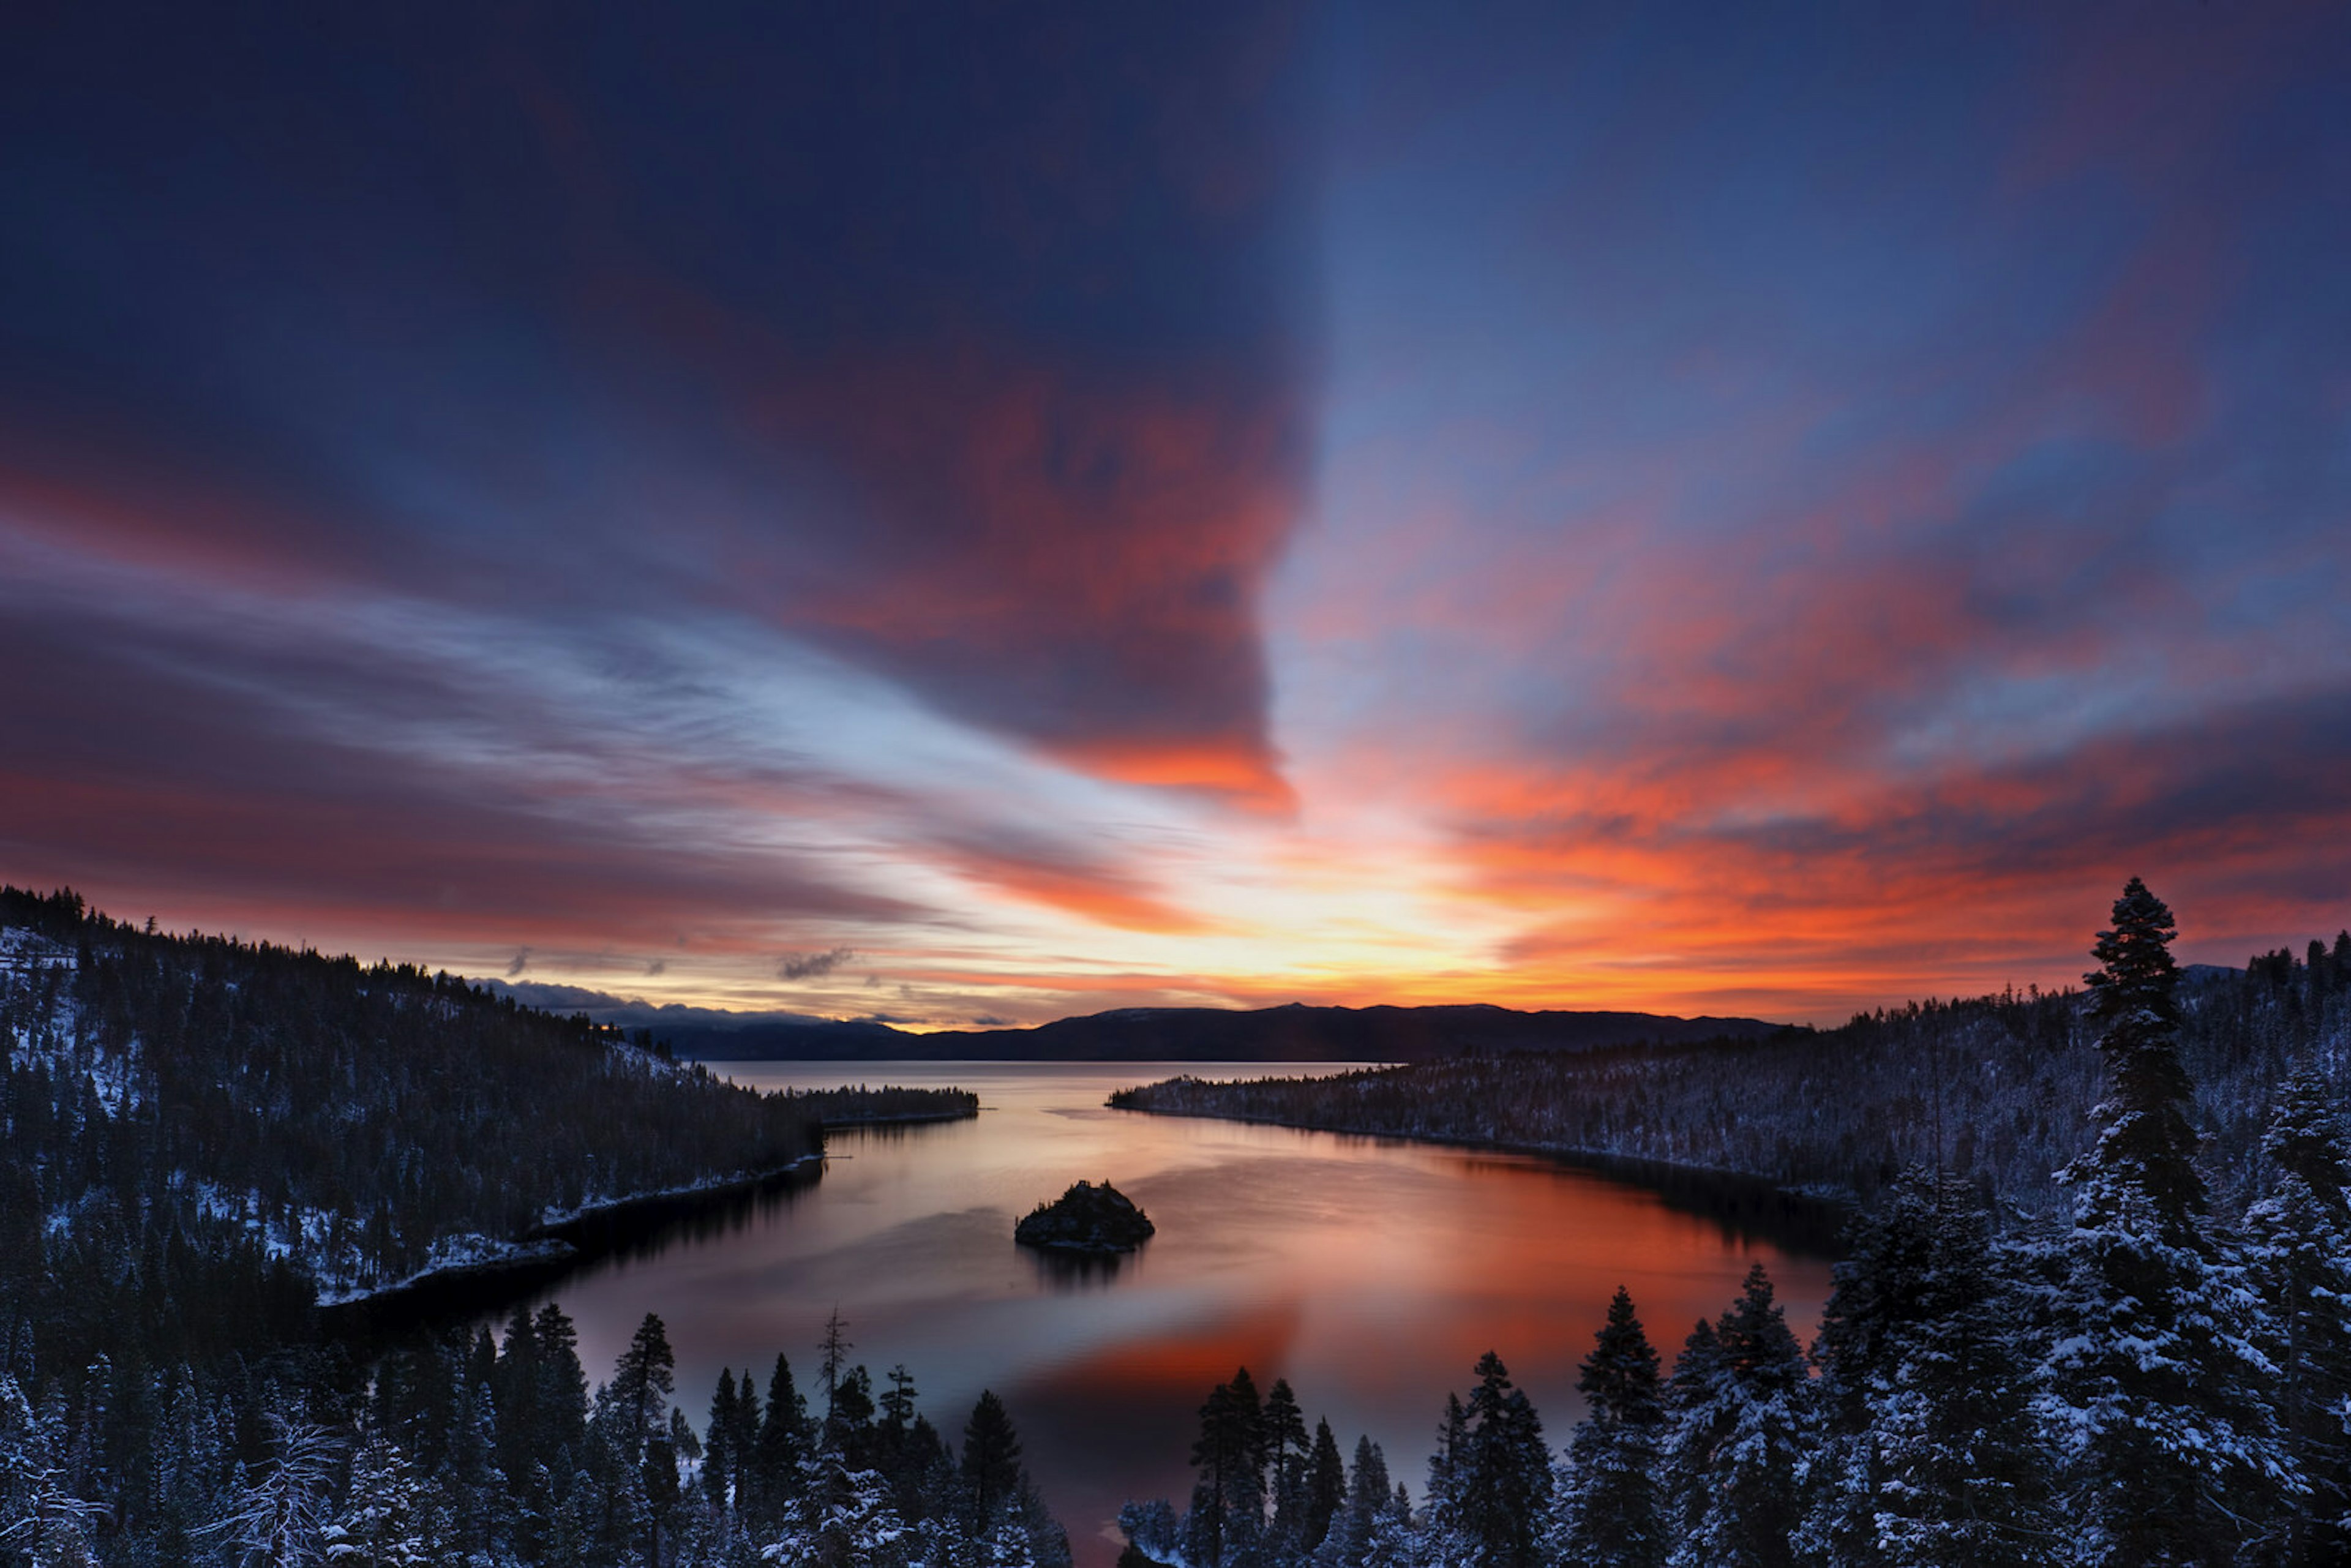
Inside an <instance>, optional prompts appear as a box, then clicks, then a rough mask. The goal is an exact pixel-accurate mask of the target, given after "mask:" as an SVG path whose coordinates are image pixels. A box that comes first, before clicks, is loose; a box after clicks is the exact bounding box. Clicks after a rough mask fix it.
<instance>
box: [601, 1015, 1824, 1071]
mask: <svg viewBox="0 0 2351 1568" xmlns="http://www.w3.org/2000/svg"><path fill="white" fill-rule="evenodd" d="M589 1011H590V1014H591V1016H601V1015H599V1014H597V1013H596V1010H595V1009H592V1008H591V1009H589ZM737 1016H739V1017H740V1018H741V1019H742V1021H740V1022H739V1023H735V1022H725V1021H719V1020H722V1019H726V1018H727V1015H725V1014H714V1013H711V1012H708V1011H702V1010H697V1011H696V1012H695V1015H694V1017H693V1019H692V1020H691V1021H688V1020H686V1019H675V1018H672V1019H662V1020H660V1021H658V1022H656V1023H654V1024H653V1030H654V1032H655V1033H656V1034H657V1035H659V1036H660V1037H661V1038H663V1039H665V1040H668V1041H669V1043H670V1046H671V1048H672V1049H673V1050H674V1051H675V1052H676V1053H677V1054H678V1055H680V1056H688V1057H695V1058H699V1059H702V1060H705V1061H791V1060H799V1061H887V1060H893V1059H896V1060H907V1059H913V1060H918V1061H1434V1060H1437V1059H1439V1058H1443V1057H1451V1056H1491V1055H1495V1054H1498V1053H1499V1052H1503V1051H1583V1050H1589V1049H1591V1048H1593V1047H1594V1046H1604V1045H1628V1044H1632V1043H1634V1042H1635V1041H1641V1040H1652V1041H1657V1042H1661V1043H1665V1044H1677V1043H1680V1042H1684V1041H1687V1040H1711V1039H1718V1038H1721V1037H1725V1036H1729V1037H1734V1038H1740V1039H1760V1038H1761V1037H1763V1036H1766V1035H1770V1034H1772V1033H1775V1032H1777V1031H1778V1030H1780V1029H1781V1028H1782V1026H1781V1025H1779V1024H1771V1023H1764V1022H1762V1021H1761V1020H1759V1019H1735V1018H1696V1019H1684V1018H1673V1017H1668V1016H1665V1015H1662V1014H1657V1013H1623V1012H1519V1011H1515V1010H1513V1009H1510V1008H1499V1007H1490V1006H1486V1005H1483V1004H1472V1005H1468V1006H1458V1007H1428V1008H1396V1007H1371V1008H1337V1007H1307V1006H1304V1005H1302V1004H1299V1003H1292V1004H1290V1006H1288V1007H1279V1008H1259V1009H1254V1010H1251V1011H1237V1010H1233V1009H1225V1008H1121V1009H1117V1010H1116V1011H1113V1012H1106V1013H1094V1014H1092V1015H1090V1016H1088V1017H1084V1018H1067V1019H1059V1020H1057V1021H1055V1022H1053V1023H1049V1024H1041V1025H1040V1026H1038V1027H1037V1028H1035V1029H988V1030H943V1031H938V1032H934V1033H929V1034H917V1033H913V1032H910V1031H908V1030H898V1029H893V1028H891V1027H890V1026H889V1025H888V1024H883V1023H873V1022H863V1021H860V1022H852V1023H833V1022H825V1021H819V1020H812V1019H778V1018H775V1017H773V1016H766V1017H763V1016H761V1015H758V1014H744V1015H737ZM616 1021H618V1020H617V1019H616Z"/></svg>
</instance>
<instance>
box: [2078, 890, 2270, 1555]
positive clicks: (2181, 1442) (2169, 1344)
mask: <svg viewBox="0 0 2351 1568" xmlns="http://www.w3.org/2000/svg"><path fill="white" fill-rule="evenodd" d="M2176 935H2177V927H2176V926H2175V925H2174V923H2173V921H2172V917H2171V911H2170V910H2169V909H2168V908H2167V907H2166V906H2165V904H2164V903H2163V901H2162V900H2161V899H2158V898H2157V897H2156V896H2155V894H2152V893H2150V892H2148V891H2147V887H2146V885H2145V884H2144V883H2141V882H2140V881H2139V880H2138V879H2137V877H2133V878H2132V879H2131V880H2130V882H2129V883H2127V884H2126V886H2125V887H2124V889H2123V894H2122V896H2121V897H2120V898H2119V899H2117V900H2116V903H2115V906H2114V925H2113V927H2112V928H2111V929H2109V930H2105V931H2102V932H2100V933H2099V934H2098V939H2097V944H2096V946H2095V948H2094V949H2093V953H2094V955H2095V956H2096V958H2097V959H2098V961H2099V965H2100V967H2099V969H2098V970H2097V971H2096V972H2095V973H2094V974H2092V975H2090V976H2089V977H2088V980H2089V983H2090V986H2091V988H2092V993H2093V1000H2092V1005H2091V1016H2092V1018H2093V1019H2095V1021H2096V1022H2097V1024H2098V1025H2099V1027H2100V1031H2101V1032H2100V1035H2099V1040H2098V1046H2099V1050H2100V1051H2101V1052H2102V1053H2103V1054H2104V1056H2105V1061H2106V1066H2107V1071H2108V1073H2109V1076H2110V1090H2109V1096H2108V1098H2107V1100H2106V1101H2105V1103H2103V1104H2102V1105H2101V1106H2100V1107H2099V1115H2100V1118H2101V1121H2102V1123H2103V1126H2102V1127H2101V1130H2100V1132H2099V1135H2098V1138H2097V1141H2096V1143H2095V1145H2094V1146H2093V1147H2092V1148H2091V1149H2090V1150H2089V1152H2087V1153H2086V1154H2085V1155H2082V1156H2081V1157H2080V1158H2079V1159H2077V1160H2075V1161H2074V1164H2073V1165H2072V1166H2070V1167H2068V1169H2067V1171H2066V1173H2065V1177H2066V1180H2067V1181H2068V1182H2069V1184H2071V1185H2072V1186H2073V1187H2074V1225H2073V1228H2072V1230H2071V1231H2070V1233H2069V1234H2068V1235H2067V1236H2066V1237H2065V1238H2064V1240H2063V1241H2062V1242H2061V1243H2060V1246H2061V1249H2062V1259H2061V1262H2062V1265H2063V1270H2064V1286H2063V1289H2062V1291H2061V1292H2060V1294H2059V1296H2058V1299H2057V1303H2056V1318H2057V1322H2056V1325H2055V1327H2056V1333H2055V1335H2054V1338H2053V1343H2052V1347H2051V1349H2050V1352H2049V1354H2048V1360H2047V1365H2046V1373H2045V1375H2046V1384H2047V1390H2046V1393H2045V1395H2044V1396H2043V1399H2042V1401H2041V1406H2040V1407H2041V1412H2042V1415H2043V1418H2044V1419H2045V1420H2046V1421H2047V1422H2048V1423H2049V1425H2050V1427H2052V1429H2053V1434H2054V1441H2055V1443H2056V1444H2057V1446H2058V1448H2059V1452H2060V1456H2061V1458H2062V1461H2063V1464H2064V1483H2063V1485H2064V1496H2063V1505H2064V1506H2063V1511H2064V1515H2065V1517H2066V1518H2067V1520H2068V1523H2069V1528H2070V1529H2071V1530H2072V1531H2074V1535H2075V1541H2076V1546H2075V1552H2076V1555H2077V1557H2078V1559H2079V1560H2080V1561H2082V1562H2085V1563H2099V1564H2117V1565H2134V1568H2135V1565H2137V1564H2142V1563H2206V1562H2222V1561H2229V1560H2231V1559H2233V1558H2236V1557H2238V1556H2239V1555H2240V1554H2242V1553H2257V1552H2261V1551H2262V1550H2263V1549H2264V1545H2265V1543H2266V1542H2268V1540H2269V1538H2270V1537H2271V1536H2272V1535H2273V1534H2275V1533H2278V1532H2280V1531H2283V1528H2284V1524H2285V1520H2286V1519H2287V1518H2288V1517H2290V1510H2289V1509H2288V1508H2287V1506H2286V1505H2287V1502H2288V1500H2290V1499H2292V1498H2294V1497H2295V1496H2296V1495H2298V1494H2299V1493H2300V1492H2302V1491H2303V1490H2304V1483H2303V1482H2302V1480H2301V1478H2300V1476H2299V1473H2298V1472H2297V1470H2296V1469H2295V1466H2294V1456H2293V1454H2292V1452H2291V1450H2290V1449H2289V1448H2288V1446H2287V1444H2286V1443H2285V1441H2284V1440H2283V1437H2282V1436H2281V1435H2280V1433H2279V1431H2278V1427H2277V1422H2276V1418H2275V1416H2274V1415H2273V1412H2272V1410H2271V1408H2270V1406H2269V1404H2268V1397H2267V1396H2268V1391H2269V1389H2270V1388H2271V1387H2272V1386H2273V1385H2274V1384H2275V1380H2276V1378H2277V1376H2278V1371H2279V1369H2278V1367H2277V1365H2276V1364H2275V1363H2274V1362H2273V1360H2272V1359H2271V1357H2270V1355H2269V1354H2268V1353H2267V1351H2266V1350H2265V1348H2264V1346H2265V1344H2266V1343H2268V1342H2269V1340H2270V1338H2271V1324H2270V1322H2269V1320H2268V1317H2267V1313H2266V1312H2265V1311H2264V1309H2263V1305H2262V1300H2261V1298H2260V1296H2259V1294H2258V1293H2257V1292H2256V1291H2255V1290H2254V1289H2253V1288H2252V1282H2251V1281H2250V1280H2249V1279H2248V1277H2247V1274H2246V1271H2245V1270H2244V1269H2243V1268H2242V1266H2241V1264H2240V1263H2239V1262H2238V1261H2237V1260H2233V1259H2231V1257H2229V1256H2228V1255H2227V1254H2226V1252H2225V1251H2224V1249H2222V1247H2221V1246H2220V1242H2219V1240H2218V1239H2217V1238H2216V1237H2215V1236H2214V1234H2213V1233H2212V1229H2211V1227H2210V1222H2209V1220H2208V1218H2207V1215H2206V1212H2205V1211H2206V1207H2207V1201H2206V1197H2205V1188H2204V1182H2203V1178H2202V1176H2201V1175H2200V1174H2199V1171H2198V1170H2197V1168H2196V1162H2195V1155H2196V1142H2197V1140H2196V1134H2195V1130H2194V1128H2193V1127H2192V1126H2191V1125H2190V1124H2189V1120H2188V1110H2189V1105H2190V1103H2191V1101H2192V1095H2193V1090H2194V1086H2193V1085H2192V1084H2191V1083H2190V1082H2189V1078H2188V1074H2187V1072H2186V1071H2185V1070H2184V1069H2183V1068H2182V1067H2181V1065H2180V1063H2179V1054H2178V1051H2177V1050H2176V1045H2175V1037H2176V1035H2177V1031H2178V1028H2179V1003H2178V999H2177V996H2176V990H2177V987H2178V982H2179V969H2178V967H2177V966H2176V965H2175V964H2174V963H2173V961H2172V957H2171V951H2170V945H2171V941H2172V938H2173V937H2174V936H2176Z"/></svg>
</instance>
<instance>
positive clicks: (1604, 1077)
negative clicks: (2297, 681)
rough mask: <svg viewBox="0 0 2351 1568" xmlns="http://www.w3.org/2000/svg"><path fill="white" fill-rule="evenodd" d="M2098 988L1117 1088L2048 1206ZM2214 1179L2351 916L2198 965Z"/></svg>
mask: <svg viewBox="0 0 2351 1568" xmlns="http://www.w3.org/2000/svg"><path fill="white" fill-rule="evenodd" d="M2091 1001H2092V993H2091V992H2089V991H2086V990H2081V989H2074V988H2065V989H2062V990H2055V991H2040V990H2029V991H2025V992H2021V993H2020V992H2016V991H2007V992H2003V993H2001V994H2000V995H1997V996H1989V997H1978V998H1967V999H1953V1000H1950V1001H1928V1002H1913V1003H1911V1004H1909V1005H1907V1006H1905V1007H1901V1008H1894V1009H1878V1010H1876V1011H1873V1012H1867V1013H1863V1014H1860V1015H1857V1016H1856V1017H1855V1018H1854V1019H1852V1021H1850V1022H1849V1023H1846V1024H1844V1025H1843V1026H1841V1027H1838V1028H1835V1029H1830V1030H1819V1031H1813V1030H1785V1031H1782V1032H1781V1033H1778V1034H1774V1035H1769V1036H1764V1037H1761V1038H1742V1037H1724V1038H1718V1039H1714V1040H1699V1041H1695V1042H1691V1043H1687V1044H1679V1045H1671V1044H1669V1045H1657V1046H1646V1045H1641V1046H1625V1047H1617V1048H1608V1049H1601V1050H1594V1051H1578V1052H1555V1051H1521V1052H1513V1053H1510V1054H1508V1055H1502V1056H1484V1057H1471V1058H1464V1059H1460V1060H1456V1061H1430V1062H1421V1063H1416V1064H1411V1065H1406V1066H1398V1067H1388V1068H1378V1069H1372V1070H1367V1071H1358V1072H1347V1073H1341V1074H1338V1075H1335V1076H1332V1077H1325V1078H1254V1079H1230V1080H1221V1081H1207V1080H1203V1079H1199V1078H1195V1077H1189V1076H1186V1077H1179V1078H1173V1079H1168V1080H1165V1081H1163V1082H1156V1083H1150V1084H1145V1085H1141V1086H1138V1087H1135V1088H1132V1089H1123V1090H1120V1091H1118V1092H1116V1093H1114V1094H1113V1095H1112V1096H1111V1101H1110V1103H1112V1104H1113V1106H1117V1107H1120V1108H1122V1109H1125V1110H1132V1111H1149V1112H1156V1113H1163V1114H1170V1115H1186V1116H1216V1117H1226V1118H1230V1119H1234V1120H1241V1121H1256V1122H1272V1123H1278V1124H1282V1125H1285V1126H1292V1127H1305V1128H1315V1129H1321V1130H1323V1131H1328V1132H1339V1133H1356V1134H1368V1135H1373V1136H1379V1137H1402V1138H1419V1139H1426V1140H1431V1141H1437V1142H1447V1143H1463V1144H1473V1145H1491V1146H1501V1147H1509V1148H1514V1149H1522V1150H1527V1151H1531V1152H1540V1153H1550V1154H1556V1155H1563V1156H1567V1157H1570V1158H1576V1159H1583V1160H1589V1161H1593V1162H1594V1163H1596V1164H1600V1165H1602V1166H1616V1167H1620V1168H1621V1167H1628V1166H1629V1167H1632V1168H1635V1169H1640V1168H1641V1167H1649V1168H1650V1172H1651V1174H1664V1173H1667V1172H1669V1171H1675V1170H1679V1171H1686V1172H1706V1173H1719V1174H1722V1175H1728V1176H1738V1177H1742V1178H1750V1179H1752V1180H1756V1181H1760V1182H1763V1183H1768V1184H1770V1185H1771V1186H1776V1187H1779V1188H1782V1189H1785V1190H1788V1191H1791V1192H1793V1193H1796V1194H1798V1195H1800V1196H1802V1197H1811V1198H1817V1199H1822V1200H1825V1201H1828V1202H1831V1203H1836V1204H1844V1205H1848V1206H1849V1205H1852V1204H1855V1203H1861V1204H1866V1203H1869V1202H1871V1201H1873V1200H1874V1199H1875V1198H1876V1197H1877V1196H1878V1195H1879V1194H1880V1193H1881V1192H1882V1191H1883V1190H1884V1189H1885V1188H1886V1186H1887V1185H1888V1184H1890V1183H1891V1182H1892V1181H1894V1180H1895V1178H1896V1176H1899V1175H1900V1173H1902V1172H1903V1171H1905V1170H1906V1169H1909V1168H1911V1167H1914V1166H1929V1167H1939V1168H1941V1169H1943V1170H1944V1171H1946V1172H1947V1173H1949V1174H1950V1175H1952V1176H1957V1177H1959V1178H1960V1179H1961V1180H1964V1181H1966V1182H1967V1183H1969V1184H1970V1185H1971V1186H1973V1187H1975V1188H1976V1190H1977V1191H1978V1192H1979V1193H1980V1194H1981V1195H1983V1196H1984V1197H1986V1198H1987V1199H1989V1198H1991V1197H1997V1198H1998V1200H1999V1202H2000V1203H2001V1205H2003V1206H2005V1207H2008V1208H2011V1209H2012V1210H2018V1211H2023V1212H2033V1213H2039V1212H2046V1211H2047V1210H2049V1209H2050V1208H2051V1207H2053V1205H2055V1204H2056V1203H2057V1201H2058V1199H2059V1195H2060V1187H2059V1184H2058V1182H2057V1179H2056V1176H2055V1175H2054V1173H2055V1172H2056V1171H2057V1170H2058V1168H2059V1167H2060V1166H2064V1163H2065V1162H2066V1161H2067V1160H2068V1159H2070V1158H2071V1157H2072V1156H2073V1154H2074V1150H2075V1147H2076V1146H2077V1145H2078V1143H2079V1140H2080V1138H2081V1136H2082V1132H2083V1129H2084V1128H2085V1127H2087V1126H2089V1125H2091V1122H2092V1110H2093V1108H2094V1107H2095V1105H2096V1104H2097V1103H2098V1102H2099V1100H2100V1098H2101V1097H2102V1096H2103V1095H2104V1094H2105V1092H2106V1087H2107V1086H2106V1084H2105V1079H2104V1077H2103V1074H2102V1070H2101V1067H2100V1063H2099V1058H2098V1053H2097V1051H2096V1050H2095V1037H2096V1032H2097V1026H2096V1023H2095V1019H2093V1018H2092V1016H2091V1014H2090V1003H2091ZM2346 1038H2351V935H2346V934H2341V933H2338V934H2337V935H2336V936H2335V939H2334V941H2333V942H2332V943H2331V944H2330V943H2327V942H2323V941H2318V940H2313V941H2312V942H2311V943H2310V944H2309V945H2308V946H2307V947H2306V948H2305V949H2304V952H2303V953H2301V954H2296V953H2294V952H2292V951H2290V950H2286V949H2280V950H2278V951H2276V952H2273V953H2267V954H2261V955H2256V956H2254V957H2253V958H2252V960H2251V961H2250V962H2249V963H2248V964H2247V966H2246V967H2244V968H2242V969H2224V968H2219V967H2197V968H2193V969H2189V970H2185V971H2183V972H2182V974H2181V976H2180V977H2179V1059H2180V1061H2181V1063H2182V1065H2183V1067H2184V1069H2185V1070H2186V1071H2187V1072H2188V1074H2189V1077H2190V1078H2191V1079H2192V1080H2193V1081H2194V1083H2195V1086H2196V1088H2195V1103H2194V1115H2195V1118H2196V1123H2197V1125H2198V1126H2199V1128H2201V1129H2202V1130H2203V1134H2204V1136H2205V1138H2206V1145H2205V1147H2206V1158H2207V1159H2208V1161H2209V1162H2210V1168H2211V1172H2212V1180H2213V1184H2214V1196H2215V1197H2216V1198H2217V1199H2218V1200H2219V1201H2220V1202H2221V1203H2222V1204H2223V1205H2224V1206H2227V1207H2231V1208H2232V1209H2233V1208H2236V1207H2242V1206H2243V1204H2245V1203H2246V1202H2248V1201H2251V1200H2252V1198H2254V1197H2258V1196H2259V1194H2260V1188H2259V1181H2258V1173H2259V1171H2260V1169H2261V1166H2260V1163H2259V1162H2258V1161H2257V1160H2256V1159H2254V1158H2253V1155H2254V1154H2255V1152H2256V1150H2257V1148H2258V1146H2259V1144H2260V1141H2261V1137H2262V1128H2263V1126H2264V1125H2265V1124H2266V1120H2267V1118H2268V1116H2269V1114H2270V1111H2271V1107H2272V1104H2273V1098H2274V1093H2275V1091H2276V1087H2277V1085H2278V1084H2279V1083H2280V1082H2282V1081H2283V1079H2284V1078H2285V1077H2286V1076H2287V1074H2288V1072H2289V1071H2291V1070H2292V1067H2293V1065H2294V1063H2295V1062H2297V1061H2304V1060H2306V1059H2309V1058H2311V1057H2312V1056H2313V1055H2314V1053H2316V1054H2317V1055H2319V1056H2323V1057H2324V1059H2325V1062H2326V1063H2327V1064H2328V1065H2329V1069H2330V1071H2333V1070H2334V1069H2335V1068H2336V1067H2339V1066H2340V1064H2341V1060H2342V1058H2343V1057H2344V1055H2345V1053H2346V1043H2345V1042H2346Z"/></svg>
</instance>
